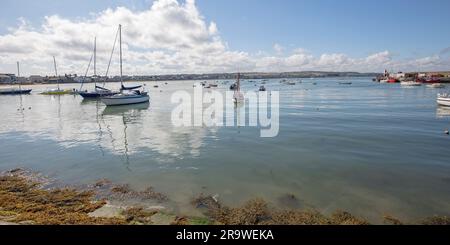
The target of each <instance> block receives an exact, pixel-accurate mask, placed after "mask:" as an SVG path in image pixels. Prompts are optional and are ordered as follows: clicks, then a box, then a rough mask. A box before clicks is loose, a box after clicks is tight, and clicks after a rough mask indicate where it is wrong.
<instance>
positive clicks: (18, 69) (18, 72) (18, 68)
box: [17, 61, 22, 90]
mask: <svg viewBox="0 0 450 245" xmlns="http://www.w3.org/2000/svg"><path fill="white" fill-rule="evenodd" d="M17 79H18V80H19V89H20V90H21V89H22V84H21V81H20V66H19V61H17Z"/></svg>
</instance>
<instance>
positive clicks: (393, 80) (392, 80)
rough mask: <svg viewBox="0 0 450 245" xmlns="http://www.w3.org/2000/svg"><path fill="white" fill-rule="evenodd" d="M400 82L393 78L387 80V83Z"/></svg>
mask: <svg viewBox="0 0 450 245" xmlns="http://www.w3.org/2000/svg"><path fill="white" fill-rule="evenodd" d="M398 82H399V80H398V79H396V78H393V77H390V78H389V79H388V80H387V83H398Z"/></svg>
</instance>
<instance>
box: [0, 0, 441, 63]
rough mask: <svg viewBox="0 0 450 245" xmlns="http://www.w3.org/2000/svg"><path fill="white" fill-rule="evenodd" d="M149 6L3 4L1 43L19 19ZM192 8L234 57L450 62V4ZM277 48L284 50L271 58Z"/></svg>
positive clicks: (246, 3)
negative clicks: (382, 56) (297, 53)
mask: <svg viewBox="0 0 450 245" xmlns="http://www.w3.org/2000/svg"><path fill="white" fill-rule="evenodd" d="M179 2H180V3H183V2H184V0H183V1H182V0H179ZM152 4H153V1H151V0H128V1H126V0H96V1H88V0H78V1H72V0H59V1H54V0H53V1H52V0H39V1H32V0H3V1H2V9H4V10H7V11H2V14H1V15H0V22H1V23H2V24H1V25H0V35H6V34H8V33H9V32H11V29H9V28H11V27H12V28H13V29H14V28H15V27H17V26H18V24H19V23H20V22H19V20H18V19H19V18H24V19H26V20H27V21H28V22H29V25H31V26H33V27H35V28H40V27H41V25H42V23H43V22H44V16H51V15H58V16H60V17H61V18H64V19H69V20H72V21H77V20H82V19H89V18H91V15H92V14H94V15H95V14H97V13H100V12H101V11H103V10H105V9H106V8H112V9H115V8H116V7H119V6H125V7H126V8H127V9H130V10H131V11H133V12H136V13H139V12H140V11H146V10H148V9H149V8H150V7H151V6H152ZM195 5H196V7H197V10H198V12H199V14H200V15H201V16H202V17H204V19H205V22H206V24H208V23H210V22H214V23H215V24H216V26H217V29H218V34H216V35H218V36H220V39H221V40H222V42H223V44H224V45H226V47H227V49H228V50H230V51H236V52H246V53H249V54H252V55H255V54H259V55H261V54H264V55H265V56H273V55H274V53H277V55H284V56H289V55H290V54H291V52H293V50H296V49H303V50H305V52H307V53H308V54H310V55H312V56H315V57H320V56H321V55H323V54H345V55H346V56H348V57H351V58H352V59H358V58H360V59H362V58H365V57H368V56H370V55H373V54H376V53H379V52H383V51H389V56H390V58H391V59H395V60H402V61H405V60H409V59H424V58H427V57H432V56H443V57H440V58H441V59H444V60H445V61H446V59H447V58H446V57H447V56H446V55H447V54H448V53H449V52H448V50H447V51H445V49H446V48H449V47H450V28H449V27H450V18H448V16H449V10H450V1H448V0H429V1H420V0H377V1H375V0H282V1H280V0H197V1H195ZM275 44H277V45H278V46H279V47H280V48H281V49H280V50H278V51H276V50H274V45H275ZM441 65H442V64H441ZM440 68H441V67H440ZM411 69H412V68H411ZM449 70H450V67H449Z"/></svg>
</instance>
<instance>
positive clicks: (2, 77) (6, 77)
mask: <svg viewBox="0 0 450 245" xmlns="http://www.w3.org/2000/svg"><path fill="white" fill-rule="evenodd" d="M14 81H16V75H15V74H8V73H0V83H12V82H14Z"/></svg>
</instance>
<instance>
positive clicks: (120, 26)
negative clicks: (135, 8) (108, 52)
mask: <svg viewBox="0 0 450 245" xmlns="http://www.w3.org/2000/svg"><path fill="white" fill-rule="evenodd" d="M119 46H120V85H121V87H122V86H123V77H122V76H123V75H122V25H119Z"/></svg>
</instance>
